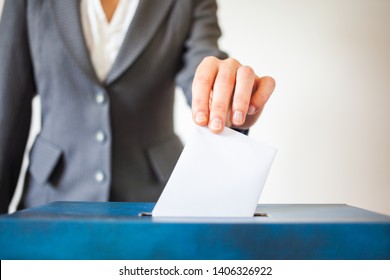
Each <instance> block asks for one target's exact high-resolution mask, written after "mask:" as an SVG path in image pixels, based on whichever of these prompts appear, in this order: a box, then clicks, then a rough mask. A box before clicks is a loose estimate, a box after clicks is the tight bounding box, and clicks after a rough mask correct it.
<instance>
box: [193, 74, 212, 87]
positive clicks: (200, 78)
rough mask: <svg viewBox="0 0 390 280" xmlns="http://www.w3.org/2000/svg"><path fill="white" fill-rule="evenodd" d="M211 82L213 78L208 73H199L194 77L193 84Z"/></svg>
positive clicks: (208, 83)
mask: <svg viewBox="0 0 390 280" xmlns="http://www.w3.org/2000/svg"><path fill="white" fill-rule="evenodd" d="M212 82H213V79H212V78H211V76H210V75H205V74H199V75H197V76H196V77H195V79H194V84H195V85H196V84H200V85H211V84H212Z"/></svg>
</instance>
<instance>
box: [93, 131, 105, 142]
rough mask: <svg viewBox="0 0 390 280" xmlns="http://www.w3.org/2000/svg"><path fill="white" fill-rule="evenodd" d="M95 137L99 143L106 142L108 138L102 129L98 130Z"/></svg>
mask: <svg viewBox="0 0 390 280" xmlns="http://www.w3.org/2000/svg"><path fill="white" fill-rule="evenodd" d="M95 139H96V141H97V142H99V143H104V142H105V141H106V139H107V137H106V134H105V133H104V132H103V131H102V130H98V131H97V132H96V134H95Z"/></svg>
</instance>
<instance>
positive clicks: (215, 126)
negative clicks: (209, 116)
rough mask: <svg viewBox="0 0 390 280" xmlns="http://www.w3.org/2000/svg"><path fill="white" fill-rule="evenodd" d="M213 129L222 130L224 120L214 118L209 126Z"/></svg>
mask: <svg viewBox="0 0 390 280" xmlns="http://www.w3.org/2000/svg"><path fill="white" fill-rule="evenodd" d="M209 127H210V128H211V129H213V130H221V129H222V121H221V120H220V119H213V120H212V121H211V123H210V126H209Z"/></svg>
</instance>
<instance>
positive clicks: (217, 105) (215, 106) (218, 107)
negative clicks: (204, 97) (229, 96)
mask: <svg viewBox="0 0 390 280" xmlns="http://www.w3.org/2000/svg"><path fill="white" fill-rule="evenodd" d="M211 110H212V111H213V112H214V113H226V112H227V108H226V106H225V104H224V103H222V102H213V103H212V104H211Z"/></svg>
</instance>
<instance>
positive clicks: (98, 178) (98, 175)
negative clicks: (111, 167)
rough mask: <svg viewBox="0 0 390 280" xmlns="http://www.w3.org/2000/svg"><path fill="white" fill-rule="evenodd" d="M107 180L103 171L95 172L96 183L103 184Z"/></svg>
mask: <svg viewBox="0 0 390 280" xmlns="http://www.w3.org/2000/svg"><path fill="white" fill-rule="evenodd" d="M105 179H106V176H105V175H104V172H103V171H101V170H97V171H96V172H95V181H96V182H98V183H102V182H103V181H104V180H105Z"/></svg>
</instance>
